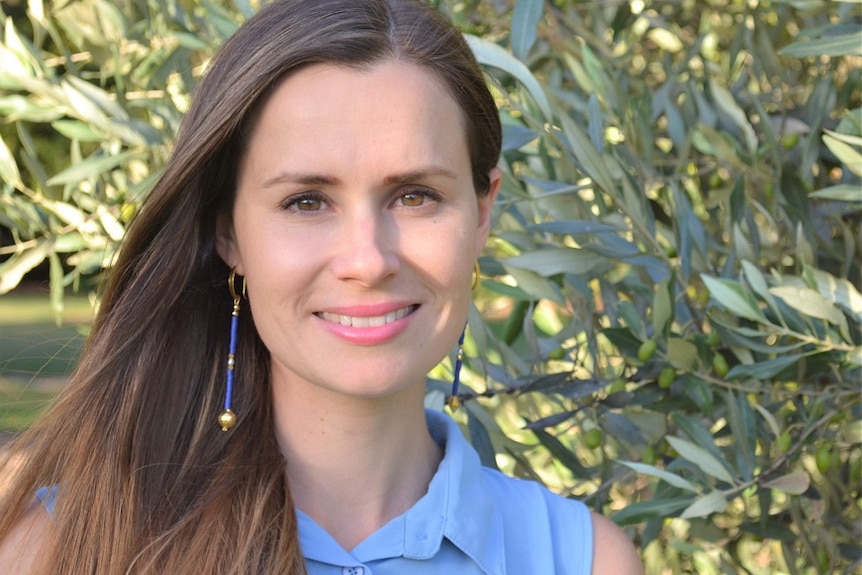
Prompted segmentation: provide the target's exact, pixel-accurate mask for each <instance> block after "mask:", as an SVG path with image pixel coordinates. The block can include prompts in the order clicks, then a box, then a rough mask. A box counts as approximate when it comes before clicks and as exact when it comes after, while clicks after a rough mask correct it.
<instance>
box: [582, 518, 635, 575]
mask: <svg viewBox="0 0 862 575" xmlns="http://www.w3.org/2000/svg"><path fill="white" fill-rule="evenodd" d="M592 520H593V575H605V574H607V575H612V574H615V573H620V574H625V575H640V574H642V573H643V572H644V569H643V563H642V562H641V560H640V557H639V556H638V554H637V551H635V547H634V545H632V542H631V541H630V540H629V538H628V536H627V535H626V534H625V532H624V531H623V530H622V529H620V528H619V527H618V526H617V524H616V523H614V522H613V521H611V520H610V519H608V518H607V517H604V516H602V515H599V514H598V513H595V512H594V513H592Z"/></svg>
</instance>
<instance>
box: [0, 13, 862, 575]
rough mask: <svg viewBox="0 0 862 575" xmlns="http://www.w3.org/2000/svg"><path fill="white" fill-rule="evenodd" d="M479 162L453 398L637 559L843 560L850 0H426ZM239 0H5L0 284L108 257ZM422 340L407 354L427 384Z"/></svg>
mask: <svg viewBox="0 0 862 575" xmlns="http://www.w3.org/2000/svg"><path fill="white" fill-rule="evenodd" d="M433 3H434V4H435V5H436V6H438V8H439V9H440V10H442V11H444V12H445V13H447V14H448V15H449V16H450V17H451V18H452V19H453V20H454V21H455V22H456V23H457V25H458V26H459V27H460V28H461V29H462V30H463V31H464V32H465V33H466V34H468V38H469V40H470V42H471V45H472V46H473V48H474V50H475V52H476V54H477V56H478V57H479V59H480V61H481V62H482V63H483V64H484V65H485V66H486V69H487V71H488V74H489V82H490V83H491V85H492V87H493V89H494V90H495V93H496V95H497V97H498V101H499V104H500V109H501V115H502V118H503V121H504V125H505V141H504V148H505V150H504V157H503V159H502V161H501V166H502V167H503V168H504V170H505V172H506V178H505V182H504V190H503V195H502V198H501V200H500V201H499V203H498V206H497V208H496V213H495V228H494V232H493V237H492V239H491V241H490V243H489V248H488V250H487V253H486V255H485V256H483V258H482V259H481V261H480V263H481V266H482V271H483V276H484V279H483V282H482V288H481V289H480V292H479V294H478V295H477V298H476V309H475V313H473V314H472V315H471V318H470V332H469V333H470V338H469V340H468V342H467V344H468V345H467V347H468V356H469V357H468V359H467V368H468V373H467V374H466V383H467V384H468V388H467V389H466V390H465V392H464V393H463V394H462V399H463V400H464V405H465V407H464V408H463V409H462V410H460V412H459V413H458V414H457V417H458V418H459V419H460V420H461V421H462V423H464V425H465V428H466V430H467V432H468V434H469V435H470V437H471V440H472V441H473V443H474V445H475V446H476V447H477V449H478V450H479V451H480V453H481V454H482V456H483V459H484V461H485V462H486V463H487V464H489V465H496V466H499V467H502V468H504V469H506V470H507V471H509V472H510V473H514V474H517V475H521V476H525V477H533V478H536V479H539V480H542V481H544V482H546V483H548V484H549V485H550V486H551V487H552V488H554V489H555V490H557V491H560V492H562V493H565V494H571V495H573V496H577V497H579V498H582V499H584V500H585V501H587V502H588V503H589V504H590V505H591V506H593V507H594V508H596V509H600V510H602V511H604V512H605V513H607V514H609V515H611V516H612V517H613V518H614V519H615V520H616V521H617V522H618V523H620V524H621V525H623V526H625V527H626V529H627V530H628V531H629V533H630V535H631V536H632V537H633V538H634V539H635V541H636V543H637V544H638V546H639V548H640V549H641V551H642V555H643V557H644V561H645V563H646V565H647V571H648V573H651V574H658V573H704V574H711V573H734V574H736V573H752V574H761V573H789V574H806V575H808V574H814V573H855V572H858V569H859V567H860V561H862V549H860V543H859V542H860V540H862V508H860V506H862V492H860V488H862V423H860V412H862V401H860V400H862V393H860V375H862V372H860V365H862V347H860V344H862V331H861V330H860V317H862V296H860V294H859V291H858V286H859V281H860V273H862V270H860V263H862V258H860V249H862V241H860V237H862V234H860V221H862V187H860V177H862V109H860V96H862V91H860V77H862V70H860V62H862V33H860V18H862V3H860V2H859V1H858V0H853V1H844V2H837V1H832V0H772V1H765V0H711V1H693V0H679V1H672V2H671V1H666V2H665V1H654V0H629V1H622V0H621V1H608V2H575V1H570V0H553V1H551V0H546V1H544V2H542V1H540V0H489V1H483V2H479V1H477V0H466V1H456V0H436V1H434V2H433ZM259 4H260V3H259V2H255V1H252V0H117V1H116V2H109V1H108V0H68V1H62V0H55V1H54V2H48V0H29V2H24V1H23V0H15V1H12V0H6V1H5V2H3V3H2V8H3V11H4V21H3V31H2V44H0V116H2V119H3V121H2V123H0V180H2V183H0V225H2V226H3V227H4V228H5V230H4V234H5V235H4V236H3V243H2V245H0V260H2V261H0V293H6V292H8V291H10V290H12V289H13V288H15V287H16V286H18V285H19V284H20V283H21V281H22V279H24V278H25V277H26V276H27V274H28V273H32V270H34V269H40V268H39V267H38V266H46V267H47V269H48V273H49V276H50V286H51V289H50V292H51V302H52V306H53V307H54V310H55V312H56V313H57V315H58V317H60V315H61V314H62V309H63V305H64V293H65V292H66V291H68V289H76V288H77V289H84V290H86V289H89V288H87V287H86V286H87V285H88V284H86V283H84V284H83V287H82V283H81V282H82V280H86V279H88V278H92V277H93V276H94V275H97V274H99V273H100V272H101V271H102V270H104V269H107V268H109V267H110V264H111V259H112V255H113V253H114V251H115V248H116V246H117V245H118V243H119V242H120V241H121V239H122V237H123V233H124V229H125V226H126V224H127V223H128V222H129V221H130V219H131V218H132V217H134V213H135V211H136V209H137V206H138V205H139V203H140V201H141V199H142V198H143V197H144V196H145V194H146V192H147V190H148V189H149V188H150V186H151V185H152V183H153V181H154V178H156V177H157V176H158V173H159V170H160V169H161V166H162V165H163V163H164V161H165V158H166V157H167V154H168V153H169V151H170V146H171V140H172V137H173V134H174V133H175V132H176V129H177V127H178V123H179V121H180V118H181V116H182V113H183V110H184V109H185V108H186V106H187V104H188V100H189V94H190V92H191V91H192V90H193V89H194V86H195V83H196V81H197V79H198V78H199V77H200V74H201V73H202V71H203V70H204V69H205V66H206V62H207V60H208V58H209V57H210V55H211V54H212V52H213V50H214V49H215V48H216V47H217V46H218V45H220V44H221V42H222V41H223V40H224V39H225V38H226V37H227V36H228V35H230V33H231V32H232V31H233V30H234V29H235V28H236V26H237V25H238V24H239V23H240V22H241V21H242V20H243V19H244V18H245V17H247V16H248V15H249V14H251V13H252V12H253V11H254V10H255V9H257V8H258V7H259ZM449 371H450V364H449V363H446V364H444V365H441V366H440V367H438V368H437V370H435V372H434V373H433V374H432V380H431V381H430V383H429V393H428V396H427V401H428V403H429V405H436V406H442V402H443V399H444V394H445V388H446V385H447V384H445V380H446V379H447V376H448V373H449Z"/></svg>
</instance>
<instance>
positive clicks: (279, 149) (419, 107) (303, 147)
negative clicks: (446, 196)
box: [241, 60, 469, 172]
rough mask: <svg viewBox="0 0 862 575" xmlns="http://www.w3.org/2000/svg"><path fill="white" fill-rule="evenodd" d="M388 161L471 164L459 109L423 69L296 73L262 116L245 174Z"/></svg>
mask: <svg viewBox="0 0 862 575" xmlns="http://www.w3.org/2000/svg"><path fill="white" fill-rule="evenodd" d="M383 161H389V162H390V163H393V162H399V161H400V162H406V163H410V162H420V161H435V162H443V163H447V164H452V163H458V164H462V163H463V162H469V158H468V152H467V143H466V131H465V125H464V118H463V113H462V112H461V109H460V108H459V106H458V104H457V102H456V101H455V99H454V98H453V97H452V96H451V94H450V92H449V89H448V88H447V87H446V86H445V85H444V83H443V82H442V81H441V80H440V79H439V78H438V77H437V76H436V74H434V73H433V72H431V71H429V70H426V69H425V68H423V67H421V66H419V65H416V64H412V63H407V62H401V61H397V60H384V61H381V62H379V63H377V64H374V65H371V66H366V67H361V68H355V67H346V66H341V65H335V64H314V65H310V66H307V67H304V68H302V69H300V70H298V71H296V72H293V73H292V74H290V75H289V76H287V77H286V78H284V79H283V80H282V81H281V82H280V83H279V84H278V85H277V86H276V87H275V89H274V90H273V92H272V93H271V94H270V96H269V97H268V98H267V100H266V101H265V102H264V103H263V105H262V107H261V109H260V110H259V112H258V115H257V118H256V121H255V124H254V127H253V129H252V131H251V134H250V138H249V139H248V140H247V145H246V148H245V150H244V160H243V162H242V166H241V172H247V169H248V168H255V169H256V168H264V167H266V165H267V164H273V163H275V164H304V165H308V164H312V163H313V164H314V166H315V167H322V168H325V167H326V166H327V164H333V165H338V164H339V163H345V162H352V163H353V164H354V165H355V166H362V167H365V168H368V167H373V166H375V165H377V164H380V163H381V162H383ZM291 167H294V166H291ZM453 167H458V166H453Z"/></svg>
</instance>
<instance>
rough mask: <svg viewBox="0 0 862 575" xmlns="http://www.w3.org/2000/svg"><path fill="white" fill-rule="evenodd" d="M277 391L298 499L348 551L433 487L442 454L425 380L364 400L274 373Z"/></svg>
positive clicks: (281, 435)
mask: <svg viewBox="0 0 862 575" xmlns="http://www.w3.org/2000/svg"><path fill="white" fill-rule="evenodd" d="M273 394H274V398H273V399H274V404H273V407H274V410H275V419H276V435H277V439H278V442H279V446H280V448H281V451H282V453H283V454H284V456H285V459H286V461H287V477H288V480H289V482H290V488H291V494H292V496H293V499H294V502H295V504H296V506H297V508H299V509H300V510H302V511H303V512H304V513H305V514H307V515H309V516H310V517H311V518H312V519H314V520H315V522H317V524H318V525H320V526H321V527H323V528H324V529H326V531H327V532H328V533H329V534H330V535H332V537H333V538H334V539H335V540H336V541H337V542H338V543H339V544H341V546H342V547H343V548H344V549H347V550H350V549H353V548H354V547H355V546H356V545H358V544H359V543H360V542H362V541H363V540H364V539H365V538H366V537H368V536H369V535H371V534H372V533H373V532H374V531H376V530H377V529H379V528H380V527H382V526H383V525H385V524H386V523H387V522H389V521H390V520H391V519H393V518H395V517H397V516H398V515H400V514H402V513H404V512H405V511H406V510H407V509H409V508H410V507H411V506H412V505H413V504H414V503H416V502H417V501H418V500H419V499H420V498H421V497H422V496H423V495H424V494H425V493H426V492H427V489H428V484H429V483H430V481H431V478H432V477H433V475H434V472H435V471H436V470H437V466H438V464H439V463H440V460H441V459H442V456H443V453H442V450H441V448H440V447H439V446H438V445H437V444H436V443H435V442H434V440H433V439H432V438H431V436H430V434H429V433H428V429H427V427H426V424H425V413H424V407H423V401H422V397H423V394H424V386H422V385H421V384H417V385H414V386H412V387H411V388H409V389H406V390H404V391H403V392H400V393H398V394H395V395H392V396H387V397H383V398H373V399H365V398H355V397H346V396H344V395H341V394H337V393H332V392H327V391H326V390H322V389H321V388H319V387H316V386H310V385H308V384H303V383H301V382H294V381H290V382H284V381H281V382H279V381H278V380H277V378H274V381H273ZM324 478H325V479H324ZM346 512H347V513H349V515H350V518H351V520H350V521H344V517H345V513H346Z"/></svg>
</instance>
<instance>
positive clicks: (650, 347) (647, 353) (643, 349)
mask: <svg viewBox="0 0 862 575" xmlns="http://www.w3.org/2000/svg"><path fill="white" fill-rule="evenodd" d="M656 349H658V344H657V343H656V342H655V340H654V339H648V340H646V341H645V342H643V343H642V344H641V346H640V347H639V348H638V359H639V360H641V361H647V360H649V359H650V358H651V357H652V356H654V355H655V350H656Z"/></svg>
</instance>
